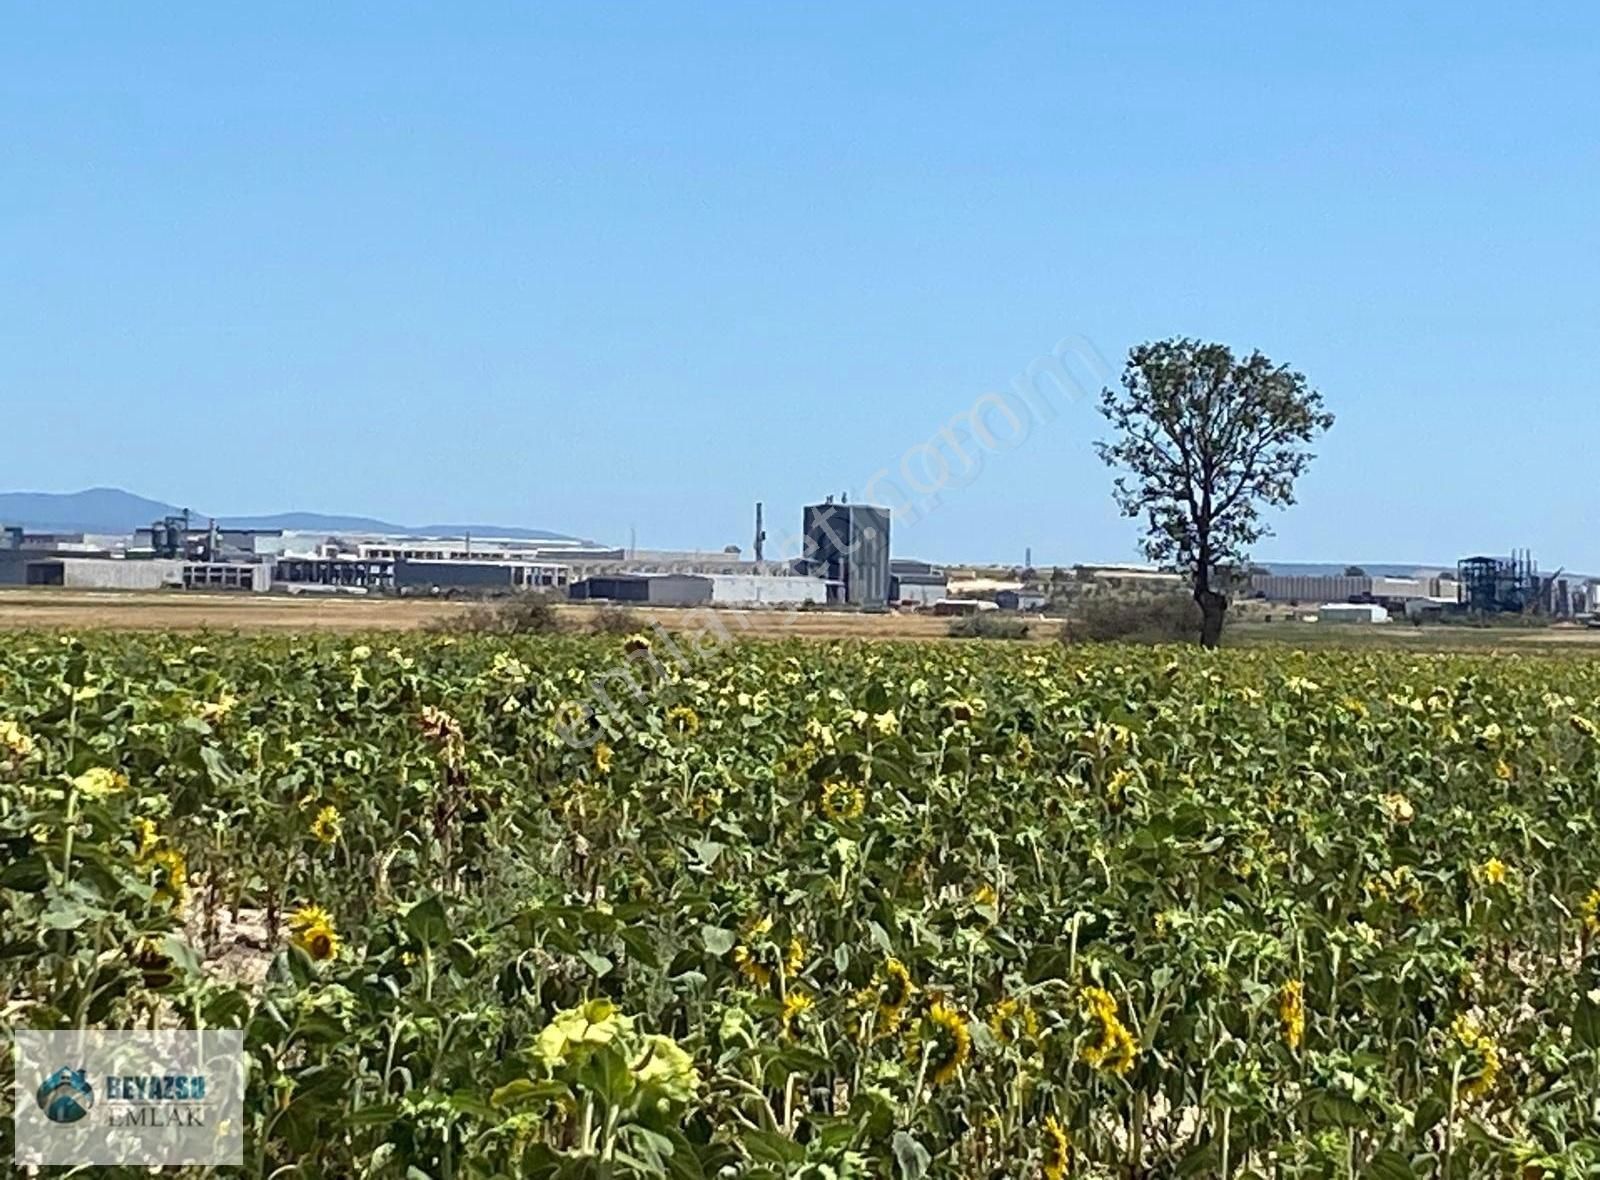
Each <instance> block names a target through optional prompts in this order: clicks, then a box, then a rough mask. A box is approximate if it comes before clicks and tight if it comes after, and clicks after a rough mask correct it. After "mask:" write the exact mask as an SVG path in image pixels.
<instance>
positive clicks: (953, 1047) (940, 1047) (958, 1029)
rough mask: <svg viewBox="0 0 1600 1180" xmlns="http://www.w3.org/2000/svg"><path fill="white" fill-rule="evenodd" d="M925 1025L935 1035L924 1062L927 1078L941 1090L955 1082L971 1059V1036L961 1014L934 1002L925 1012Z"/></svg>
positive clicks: (937, 1001)
mask: <svg viewBox="0 0 1600 1180" xmlns="http://www.w3.org/2000/svg"><path fill="white" fill-rule="evenodd" d="M928 1022H929V1023H930V1024H931V1025H932V1026H933V1031H934V1032H935V1033H936V1034H937V1036H936V1038H935V1041H934V1047H933V1051H932V1054H931V1056H929V1058H928V1069H929V1073H928V1076H929V1078H931V1079H932V1081H933V1084H934V1085H935V1086H943V1085H945V1084H946V1083H947V1082H951V1081H954V1080H955V1076H956V1074H958V1073H960V1072H961V1067H962V1066H963V1065H965V1064H966V1063H967V1059H968V1058H970V1057H971V1056H972V1034H971V1033H970V1032H968V1031H967V1022H966V1019H965V1018H964V1017H963V1016H962V1015H961V1013H959V1012H957V1011H956V1010H955V1009H954V1008H952V1007H950V1006H949V1005H948V1004H946V1003H945V1002H944V1001H943V1000H936V1001H935V1002H934V1004H933V1006H932V1007H931V1008H929V1009H928Z"/></svg>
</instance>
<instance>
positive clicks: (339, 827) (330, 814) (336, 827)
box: [311, 803, 344, 844]
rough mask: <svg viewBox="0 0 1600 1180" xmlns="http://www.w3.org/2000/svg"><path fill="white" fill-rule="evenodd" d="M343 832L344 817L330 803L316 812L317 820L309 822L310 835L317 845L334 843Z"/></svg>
mask: <svg viewBox="0 0 1600 1180" xmlns="http://www.w3.org/2000/svg"><path fill="white" fill-rule="evenodd" d="M343 831H344V816H342V815H340V814H339V809H338V808H337V807H335V806H333V804H331V803H330V804H328V805H327V806H325V807H324V808H322V810H320V811H318V812H317V818H316V819H314V820H312V821H311V835H312V836H313V837H315V838H316V841H317V843H318V844H333V843H336V842H337V841H338V839H339V836H340V834H341V833H342V832H343Z"/></svg>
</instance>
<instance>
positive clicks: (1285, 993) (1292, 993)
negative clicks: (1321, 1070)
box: [1278, 979, 1306, 1049]
mask: <svg viewBox="0 0 1600 1180" xmlns="http://www.w3.org/2000/svg"><path fill="white" fill-rule="evenodd" d="M1305 991H1306V985H1305V983H1304V982H1302V981H1301V980H1298V979H1291V980H1289V981H1288V982H1287V983H1285V984H1284V985H1283V986H1282V987H1281V988H1279V989H1278V1020H1279V1021H1280V1022H1281V1023H1282V1025H1283V1042H1284V1044H1286V1045H1288V1046H1289V1048H1291V1049H1298V1048H1299V1047H1300V1042H1301V1041H1303V1040H1305V1035H1306V1000H1305Z"/></svg>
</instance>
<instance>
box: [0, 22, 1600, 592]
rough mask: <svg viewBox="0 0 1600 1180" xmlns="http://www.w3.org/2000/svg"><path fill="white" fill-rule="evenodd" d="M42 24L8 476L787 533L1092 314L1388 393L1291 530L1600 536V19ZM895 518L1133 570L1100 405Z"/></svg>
mask: <svg viewBox="0 0 1600 1180" xmlns="http://www.w3.org/2000/svg"><path fill="white" fill-rule="evenodd" d="M872 7H873V10H872V11H871V12H848V11H845V10H844V8H843V6H828V7H826V8H823V7H821V6H814V5H813V6H798V5H759V6H757V5H742V6H736V5H726V4H707V5H684V4H673V5H664V4H663V5H650V6H644V5H640V6H623V5H607V6H599V5H577V4H572V5H565V6H541V7H539V8H535V7H534V6H518V5H509V4H508V5H492V4H491V5H474V6H459V5H448V6H446V5H434V6H421V5H415V6H413V5H408V4H396V3H386V4H382V5H378V4H373V5H366V6H355V5H339V6H322V5H310V4H306V5H301V6H298V7H295V6H290V7H284V8H279V9H274V10H273V11H272V12H271V13H270V14H269V13H268V12H267V11H265V10H261V9H252V8H243V7H239V6H229V8H230V10H229V11H221V10H219V9H218V8H214V7H213V6H204V5H183V4H171V5H162V6H158V7H150V6H122V5H111V4H84V5H70V6H69V5H30V6H14V7H12V8H11V9H10V10H9V11H8V13H7V15H6V18H5V31H4V35H3V36H0V274H3V275H4V280H5V281H4V282H0V439H4V440H6V442H7V443H8V444H9V445H6V446H4V447H3V448H0V455H3V458H0V488H3V489H6V490H43V491H69V490H75V489H78V488H82V487H87V486H91V485H97V484H113V485H118V486H122V487H126V488H128V489H129V490H132V491H135V492H138V493H140V494H144V495H148V496H152V497H155V498H157V499H162V500H167V501H171V502H175V503H182V504H192V505H195V506H197V507H201V508H203V509H205V510H209V511H214V512H219V513H229V514H245V513H264V512H273V511H283V510H290V509H308V510H322V511H327V512H340V513H360V514H366V515H372V516H380V517H385V518H388V519H412V520H422V519H479V520H495V521H499V522H502V523H505V524H516V525H525V526H530V527H544V528H551V529H556V530H560V531H567V532H575V533H581V534H585V535H589V536H594V537H597V538H601V539H605V540H610V541H613V542H618V543H622V542H625V541H626V540H627V538H628V534H629V530H630V528H631V529H636V530H637V536H638V541H639V544H640V545H642V546H655V547H682V548H693V547H701V548H720V547H721V546H723V545H725V544H730V543H733V544H741V545H748V544H749V535H750V531H751V528H750V521H749V517H750V511H751V507H750V506H751V503H752V502H753V501H755V500H757V499H760V500H764V501H765V502H766V504H767V512H768V518H769V522H771V523H769V529H771V530H772V531H774V532H776V531H777V530H778V529H779V528H788V527H793V525H795V524H797V523H798V518H799V512H800V506H801V504H802V503H804V502H807V501H810V500H814V499H818V498H820V497H821V496H822V495H824V494H825V493H828V492H841V491H845V490H851V491H853V492H855V493H856V494H858V495H859V494H861V492H862V489H863V488H864V486H865V485H866V484H867V483H868V481H869V480H870V479H871V477H872V476H873V475H874V473H876V472H878V471H879V470H882V469H886V468H887V469H895V468H897V467H898V465H899V464H900V463H901V461H902V459H903V458H905V457H906V456H907V455H908V454H909V453H912V452H914V451H915V450H916V448H918V447H919V446H920V445H921V444H924V443H927V442H928V441H929V440H930V439H936V438H937V437H938V432H939V430H940V428H941V426H942V425H944V424H945V423H947V422H948V421H949V420H950V419H951V417H952V415H956V414H959V413H962V412H963V411H966V410H967V409H969V408H970V407H972V406H973V405H974V404H975V402H977V400H978V399H979V398H980V397H982V396H983V395H984V394H985V393H986V392H988V391H996V390H1001V391H1003V390H1006V389H1008V388H1009V387H1010V384H1011V382H1012V381H1013V380H1014V379H1015V378H1017V377H1018V376H1019V375H1020V374H1022V373H1023V372H1024V371H1025V370H1026V369H1027V367H1028V366H1029V364H1030V363H1032V362H1034V361H1035V360H1037V359H1038V358H1040V357H1042V356H1045V355H1048V354H1049V353H1050V352H1051V350H1052V349H1053V348H1055V347H1056V345H1057V342H1058V341H1060V340H1062V339H1063V338H1068V337H1071V338H1074V339H1078V340H1081V341H1088V342H1091V343H1092V345H1093V347H1094V348H1095V349H1097V350H1098V351H1099V352H1100V353H1101V354H1102V355H1103V356H1104V357H1105V358H1107V360H1108V362H1109V363H1110V368H1111V370H1112V371H1113V372H1114V371H1115V370H1116V369H1117V368H1119V367H1120V364H1121V360H1122V358H1123V357H1124V356H1125V355H1126V353H1127V350H1128V348H1129V347H1130V346H1132V345H1133V344H1136V343H1138V342H1140V341H1143V340H1147V339H1153V338H1157V337H1163V336H1169V335H1180V334H1181V335H1189V336H1197V337H1202V338H1206V339H1215V340H1220V341H1223V342H1226V343H1228V344H1231V345H1232V346H1234V347H1235V348H1236V349H1239V350H1241V351H1248V350H1250V349H1252V348H1259V349H1261V350H1262V351H1263V352H1265V353H1267V354H1268V355H1269V356H1271V357H1272V358H1273V359H1274V360H1277V361H1282V362H1286V363H1288V364H1291V365H1292V366H1294V367H1295V368H1297V369H1299V370H1301V371H1303V372H1304V373H1305V374H1306V375H1307V376H1308V377H1309V378H1310V380H1311V381H1312V383H1313V384H1314V385H1315V386H1316V387H1317V388H1319V389H1320V390H1321V391H1322V393H1323V395H1324V397H1325V399H1326V401H1327V404H1328V406H1329V408H1330V409H1332V410H1333V411H1334V413H1335V414H1336V415H1337V416H1338V423H1337V425H1336V426H1335V427H1334V430H1333V432H1332V433H1331V434H1330V435H1329V436H1328V437H1327V438H1326V440H1325V441H1324V442H1323V444H1322V445H1321V446H1320V448H1319V457H1318V459H1317V461H1316V463H1315V464H1314V465H1313V467H1312V470H1311V473H1310V474H1309V476H1308V477H1307V478H1306V479H1305V480H1304V482H1303V484H1302V486H1301V503H1300V504H1299V505H1298V506H1297V507H1296V508H1294V509H1292V510H1291V511H1290V512H1288V513H1286V514H1283V515H1282V516H1280V517H1276V518H1274V527H1275V529H1276V533H1277V535H1276V536H1275V537H1273V538H1270V539H1268V540H1266V541H1263V542H1262V543H1261V544H1260V545H1259V546H1258V547H1257V550H1256V556H1257V557H1258V558H1259V559H1262V560H1273V559H1276V560H1329V561H1342V560H1370V561H1411V560H1414V561H1419V562H1422V561H1429V562H1436V561H1454V560H1455V559H1456V558H1457V557H1459V556H1462V555H1464V554H1466V553H1468V552H1479V551H1490V552H1502V551H1504V550H1507V549H1509V548H1510V547H1511V546H1513V545H1516V546H1525V547H1531V548H1532V549H1533V550H1534V551H1535V554H1536V556H1537V557H1538V558H1539V560H1540V563H1541V565H1542V566H1544V567H1545V568H1550V569H1553V568H1555V567H1556V566H1558V565H1565V566H1567V567H1569V568H1576V569H1594V570H1600V536H1597V535H1596V532H1595V530H1594V529H1592V528H1590V527H1589V523H1590V521H1591V520H1592V519H1593V517H1594V512H1593V509H1592V507H1591V504H1592V499H1591V498H1592V497H1593V496H1594V495H1595V491H1594V482H1595V481H1594V476H1593V472H1594V470H1595V467H1594V464H1593V462H1592V456H1593V454H1594V453H1595V451H1596V448H1597V446H1600V400H1597V392H1596V389H1595V377H1594V365H1593V361H1594V358H1595V357H1596V356H1597V355H1600V315H1597V311H1600V307H1597V304H1600V296H1597V290H1600V288H1597V285H1596V278H1595V274H1596V262H1597V260H1600V219H1597V217H1596V215H1595V209H1596V205H1597V198H1600V183H1597V182H1600V9H1597V8H1595V7H1594V6H1592V5H1577V4H1573V5H1562V4H1555V5H1545V6H1540V7H1539V8H1538V9H1537V10H1536V11H1535V10H1527V11H1514V10H1512V9H1510V8H1502V7H1500V6H1487V5H1483V6H1476V5H1465V4H1452V5H1444V4H1435V5H1414V6H1407V7H1406V8H1405V9H1404V10H1402V9H1400V8H1399V7H1396V6H1393V5H1378V4H1371V5H1355V4H1348V5H1337V6H1310V5H1294V6H1290V5H1281V4H1267V3H1262V4H1220V3H1219V4H1214V5H1206V6H1191V7H1190V8H1189V9H1186V10H1182V11H1180V10H1179V9H1178V8H1177V7H1176V6H1168V5H1154V4H1150V5H1139V4H1133V5H1119V6H1113V5H1101V6H1092V7H1091V6H1063V5H1057V4H1051V5H1043V4H1041V5H1009V4H990V5H984V6H981V7H980V6H973V5H931V4H923V5H916V6H912V5H879V6H872ZM1059 410H1060V412H1059V413H1057V414H1056V415H1055V416H1054V417H1053V419H1052V420H1051V421H1048V422H1040V423H1037V424H1035V426H1034V428H1033V429H1032V430H1030V431H1029V432H1028V435H1027V438H1026V439H1025V440H1024V441H1023V442H1022V443H1021V444H1020V445H1017V446H1016V447H1014V448H1012V449H1009V450H1005V451H1003V453H995V454H992V455H990V456H988V457H987V459H986V460H985V463H984V466H983V470H982V472H981V474H980V475H979V476H978V477H977V478H976V479H973V480H972V481H971V482H970V483H968V484H966V486H963V487H960V488H952V489H948V490H947V491H946V492H945V493H944V494H943V495H941V496H940V497H939V502H938V504H937V506H936V507H934V508H933V510H931V511H920V510H919V512H918V513H917V514H916V515H917V516H918V517H919V519H916V520H910V519H907V520H906V521H905V522H904V525H903V527H901V528H899V529H897V535H896V540H895V549H896V552H897V553H899V554H902V555H908V556H909V555H919V556H926V557H929V558H934V559H940V560H959V559H970V560H977V559H984V560H997V561H1011V560H1017V561H1020V560H1021V558H1022V555H1023V551H1024V548H1025V547H1028V546H1031V547H1032V549H1033V553H1034V557H1035V560H1036V561H1038V562H1070V561H1087V560H1131V559H1135V558H1136V557H1137V555H1138V554H1137V548H1136V540H1137V531H1136V528H1135V527H1134V525H1133V524H1132V523H1131V522H1128V521H1124V520H1122V519H1120V518H1119V517H1118V515H1117V513H1116V510H1115V508H1114V506H1113V505H1112V502H1111V498H1110V477H1109V474H1108V473H1107V472H1106V470H1105V469H1104V468H1103V467H1102V466H1101V465H1100V464H1099V462H1098V460H1097V459H1096V458H1095V457H1094V454H1093V450H1092V447H1091V443H1092V440H1093V439H1094V438H1095V437H1097V436H1098V435H1099V434H1100V433H1101V432H1102V425H1101V422H1100V420H1099V419H1098V417H1097V415H1096V414H1095V413H1094V411H1093V409H1092V407H1091V405H1090V404H1089V401H1088V400H1087V399H1085V400H1080V401H1077V402H1070V403H1068V402H1063V403H1062V404H1061V406H1060V407H1059Z"/></svg>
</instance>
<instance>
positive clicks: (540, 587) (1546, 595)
mask: <svg viewBox="0 0 1600 1180" xmlns="http://www.w3.org/2000/svg"><path fill="white" fill-rule="evenodd" d="M764 512H765V510H764V505H762V504H757V505H756V506H755V530H754V538H753V545H752V546H751V549H750V551H749V555H748V556H746V553H745V551H744V550H743V549H742V548H741V547H739V546H733V545H730V546H728V547H726V548H725V549H722V550H718V551H714V552H704V551H682V550H662V549H639V548H637V547H634V546H631V545H630V546H627V547H610V546H604V545H597V544H595V543H593V542H588V541H581V540H576V539H570V538H567V539H541V540H537V541H529V540H522V539H516V538H507V537H497V536H473V535H471V534H464V535H461V536H450V537H443V536H419V535H394V534H384V533H361V532H344V533H339V534H337V535H334V534H328V533H324V532H315V531H304V530H285V529H247V528H228V527H222V526H219V525H218V523H217V522H216V521H213V520H206V519H200V518H195V517H193V516H192V515H191V514H190V513H188V512H182V513H177V514H173V515H168V516H165V517H163V518H162V519H159V520H154V521H152V522H151V523H150V524H148V525H146V526H144V527H141V528H138V529H135V530H133V531H132V532H131V533H129V534H125V535H105V534H88V533H65V532H32V531H28V530H26V529H24V528H20V527H15V526H11V527H0V586H38V587H61V588H66V589H80V590H107V591H113V590H142V591H153V590H180V591H214V592H219V591H228V592H235V593H255V594H266V593H278V594H324V595H395V596H429V597H481V596H496V595H509V594H516V593H525V592H541V593H545V594H550V595H558V596H562V597H566V598H570V599H572V600H574V601H581V602H608V603H617V604H622V605H638V606H660V607H730V608H742V609H760V608H781V609H797V608H802V609H828V608H834V609H850V610H859V611H884V610H902V611H906V610H925V611H928V612H930V613H932V614H938V615H952V616H959V615H964V614H971V613H973V612H975V611H983V610H991V609H997V610H1005V611H1015V612H1023V613H1027V612H1033V613H1041V612H1046V611H1058V610H1065V609H1068V608H1070V607H1071V605H1072V603H1074V602H1075V601H1079V600H1081V599H1082V598H1083V596H1085V595H1091V594H1116V595H1123V596H1138V595H1150V594H1173V593H1178V594H1181V593H1184V592H1185V591H1184V580H1183V579H1182V578H1181V577H1180V576H1179V575H1178V574H1176V573H1173V572H1170V571H1164V570H1159V569H1155V568H1153V567H1149V566H1136V565H1077V566H1072V567H1068V568H1053V569H1049V570H1035V569H1033V568H1032V563H1031V560H1025V561H1024V563H1023V564H1022V565H1020V566H1016V567H993V566H989V567H981V566H976V567H965V568H957V567H943V566H939V565H935V564H933V563H931V562H926V561H919V560H916V559H913V558H904V557H895V556H893V554H892V544H891V542H892V531H891V513H890V511H889V509H887V508H883V507H879V506H876V505H871V504H859V503H856V504H853V503H851V502H850V501H849V498H848V497H847V496H838V497H834V496H827V497H825V498H824V499H823V500H822V501H821V502H820V503H816V504H810V505H807V506H805V507H804V508H802V510H801V512H800V520H799V531H798V532H797V533H796V534H794V537H793V540H792V541H791V542H790V543H789V545H788V546H787V548H789V549H792V550H795V552H794V553H793V554H792V555H791V556H784V557H776V558H774V557H769V556H768V551H767V550H768V547H767V540H768V538H767V532H766V528H765V515H764ZM1029 556H1030V558H1031V554H1030V555H1029ZM1232 596H1233V598H1234V599H1235V601H1240V602H1247V603H1248V602H1255V603H1258V604H1261V605H1262V607H1263V608H1264V609H1271V608H1278V609H1279V613H1280V615H1281V616H1282V617H1285V618H1300V619H1311V620H1315V621H1320V622H1329V623H1333V622H1341V623H1351V622H1360V623H1381V622H1387V621H1389V620H1391V619H1394V618H1403V619H1408V620H1412V621H1425V620H1438V619H1446V618H1449V617H1452V616H1458V615H1459V616H1466V615H1470V616H1474V617H1482V618H1492V617H1494V616H1501V615H1520V616H1538V617H1544V618H1549V619H1580V620H1585V621H1590V620H1591V619H1592V618H1593V616H1594V615H1595V614H1596V601H1597V599H1600V583H1597V582H1596V581H1594V580H1591V579H1589V578H1586V577H1581V576H1578V575H1573V574H1569V573H1567V572H1566V571H1565V570H1557V571H1556V572H1555V573H1554V574H1549V575H1546V574H1541V573H1540V572H1539V569H1538V566H1537V564H1536V563H1535V562H1534V560H1533V557H1532V555H1531V554H1530V553H1529V552H1527V551H1526V550H1514V551H1512V552H1511V554H1510V555H1509V556H1508V557H1503V558H1501V557H1487V556H1473V557H1468V558H1464V559H1462V560H1461V561H1460V562H1459V563H1457V565H1456V567H1455V568H1454V569H1432V570H1426V569H1424V570H1417V571H1414V572H1412V573H1410V574H1406V575H1401V576H1396V575H1394V574H1374V575H1368V574H1366V573H1365V572H1363V571H1361V570H1360V569H1357V568H1354V567H1352V568H1349V569H1347V570H1346V571H1345V572H1344V573H1342V574H1319V575H1305V574H1288V573H1274V572H1271V571H1269V570H1263V569H1259V568H1256V569H1252V570H1251V571H1250V572H1249V573H1248V574H1245V575H1240V576H1236V577H1234V578H1233V580H1232ZM1269 617H1270V616H1269Z"/></svg>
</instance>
